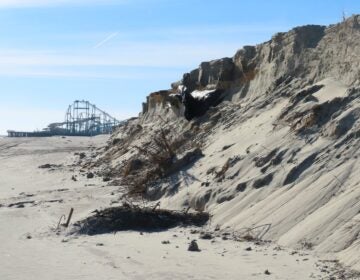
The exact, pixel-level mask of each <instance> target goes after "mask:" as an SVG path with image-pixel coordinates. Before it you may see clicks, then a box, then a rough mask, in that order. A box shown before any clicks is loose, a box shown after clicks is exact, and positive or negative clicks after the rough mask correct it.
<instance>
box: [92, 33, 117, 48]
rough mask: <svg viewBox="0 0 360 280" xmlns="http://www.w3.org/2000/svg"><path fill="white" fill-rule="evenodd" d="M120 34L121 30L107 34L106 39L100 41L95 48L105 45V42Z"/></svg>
mask: <svg viewBox="0 0 360 280" xmlns="http://www.w3.org/2000/svg"><path fill="white" fill-rule="evenodd" d="M118 34H119V32H114V33H111V34H110V35H109V36H107V37H106V38H105V39H104V40H102V41H100V42H99V43H97V44H96V45H95V46H94V49H98V48H100V47H101V46H102V45H104V44H105V43H107V42H108V41H110V40H111V39H113V38H115V37H116V36H117V35H118Z"/></svg>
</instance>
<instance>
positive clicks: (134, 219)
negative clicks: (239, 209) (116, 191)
mask: <svg viewBox="0 0 360 280" xmlns="http://www.w3.org/2000/svg"><path fill="white" fill-rule="evenodd" d="M93 213H94V214H93V215H92V216H90V217H88V218H86V219H84V220H81V221H78V222H76V223H75V224H74V225H73V227H74V228H73V230H72V232H73V233H74V234H75V233H79V234H87V235H96V234H105V233H110V232H117V231H125V230H138V231H141V232H146V231H147V232H149V231H154V230H166V229H169V228H173V227H176V226H203V225H204V224H205V223H206V222H207V221H208V220H209V214H208V213H205V212H203V213H184V212H181V211H173V210H165V209H154V208H153V207H143V208H142V207H139V206H137V205H130V204H129V203H124V204H123V205H121V206H117V207H110V208H106V209H103V210H96V211H94V212H93Z"/></svg>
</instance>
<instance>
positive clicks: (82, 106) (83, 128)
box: [8, 100, 121, 137]
mask: <svg viewBox="0 0 360 280" xmlns="http://www.w3.org/2000/svg"><path fill="white" fill-rule="evenodd" d="M120 124H121V122H120V121H118V120H117V119H115V118H114V117H112V116H110V115H109V114H108V113H106V112H104V111H102V110H100V109H99V108H98V107H96V105H94V104H91V103H90V102H89V101H85V100H81V101H80V100H76V101H74V103H73V104H72V105H70V106H69V108H68V109H67V111H66V114H65V121H64V122H60V123H52V124H50V125H49V126H48V127H47V128H45V129H43V130H42V131H34V132H23V131H14V130H8V136H9V137H46V136H56V135H58V136H95V135H99V134H109V133H111V132H112V131H113V130H114V128H115V127H116V126H118V125H120Z"/></svg>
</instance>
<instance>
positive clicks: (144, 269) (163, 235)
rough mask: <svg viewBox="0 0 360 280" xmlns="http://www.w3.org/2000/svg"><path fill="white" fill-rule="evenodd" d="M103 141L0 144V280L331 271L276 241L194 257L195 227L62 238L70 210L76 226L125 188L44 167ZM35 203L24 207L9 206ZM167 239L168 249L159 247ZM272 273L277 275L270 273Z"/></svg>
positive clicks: (205, 250)
mask: <svg viewBox="0 0 360 280" xmlns="http://www.w3.org/2000/svg"><path fill="white" fill-rule="evenodd" d="M105 140H106V138H104V137H96V138H65V139H62V138H56V137H54V138H35V139H6V138H5V139H0V204H1V205H2V207H0V258H1V265H0V279H1V280H9V279H17V280H22V279H27V280H31V279H36V280H42V279H44V280H45V279H62V280H66V279H310V278H315V279H325V276H326V275H327V274H326V273H325V272H321V271H320V270H321V267H323V266H324V265H325V264H326V263H321V262H319V260H320V259H323V258H325V256H313V255H310V254H309V252H303V251H297V253H294V254H291V252H292V251H293V250H292V249H282V250H275V249H274V248H275V246H276V245H275V244H267V245H259V246H258V245H254V244H251V243H244V242H235V241H229V240H228V241H223V240H221V239H219V238H217V239H216V241H215V242H214V243H212V242H211V241H209V240H200V241H198V243H199V246H200V249H202V251H201V252H199V253H191V252H188V251H187V247H188V243H189V242H190V240H192V239H197V238H198V235H197V234H195V235H192V234H190V232H189V229H181V228H176V229H172V230H170V231H165V232H160V233H152V234H147V233H146V234H144V235H140V234H139V233H138V232H119V233H117V234H105V235H99V236H93V237H89V236H80V237H75V238H74V237H68V236H65V234H60V235H56V234H55V233H54V232H53V230H52V229H53V228H54V227H56V225H57V223H58V220H59V218H60V216H61V215H63V214H67V213H68V211H69V209H70V208H71V207H74V209H75V212H74V217H73V221H75V220H79V219H81V218H84V217H86V216H87V215H89V214H90V212H91V211H93V210H95V209H97V208H100V207H107V206H109V205H110V202H111V201H112V200H114V199H115V198H116V196H112V195H111V193H112V192H113V191H117V190H118V189H119V188H118V187H109V186H107V187H102V186H103V185H104V183H103V182H102V181H101V180H100V179H97V178H95V179H91V180H89V179H86V178H85V177H81V176H78V177H79V181H78V182H74V181H72V180H71V176H72V175H73V174H74V173H75V174H79V172H78V167H74V172H72V171H70V169H71V167H64V168H60V169H56V170H54V171H49V170H47V169H39V168H38V166H39V165H42V164H46V163H51V164H71V163H72V162H73V161H74V160H75V159H76V157H75V156H74V152H77V151H82V150H83V149H85V148H87V147H89V146H90V145H93V146H99V145H102V144H103V143H104V142H105ZM89 184H91V186H85V185H89ZM59 189H60V191H59ZM61 189H62V190H61ZM64 189H65V190H64ZM66 189H67V190H66ZM57 200H62V201H60V202H59V201H57ZM31 201H33V202H32V203H28V204H24V208H16V207H9V204H11V203H17V202H31ZM224 213H226V212H225V211H224ZM174 235H176V236H174ZM30 236H31V239H28V237H30ZM164 240H169V241H170V244H169V245H163V244H161V242H162V241H164ZM100 243H101V244H100ZM99 245H103V246H99ZM249 246H251V247H252V248H253V250H252V251H250V252H248V251H246V250H245V249H246V248H247V247H249ZM177 247H178V248H177ZM327 265H329V264H327ZM318 266H319V267H318ZM267 269H268V270H269V271H270V272H271V275H265V274H264V272H265V270H267Z"/></svg>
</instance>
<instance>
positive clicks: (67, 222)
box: [56, 208, 74, 230]
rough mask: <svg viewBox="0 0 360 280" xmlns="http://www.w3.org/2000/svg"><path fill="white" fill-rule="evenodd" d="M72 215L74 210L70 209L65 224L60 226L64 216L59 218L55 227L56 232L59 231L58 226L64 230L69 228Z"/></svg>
mask: <svg viewBox="0 0 360 280" xmlns="http://www.w3.org/2000/svg"><path fill="white" fill-rule="evenodd" d="M73 213H74V208H71V209H70V213H69V215H68V218H67V220H66V222H65V224H62V223H61V221H62V220H65V219H66V216H65V215H62V216H61V217H60V219H59V222H58V225H57V227H56V230H59V229H60V226H62V227H65V228H67V227H69V225H70V222H71V218H72V216H73Z"/></svg>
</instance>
